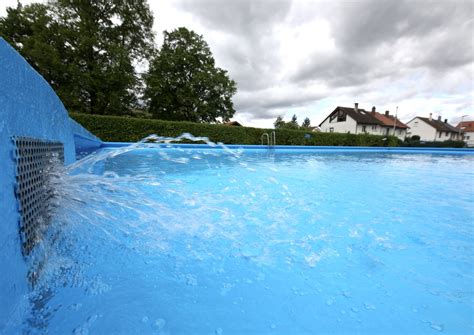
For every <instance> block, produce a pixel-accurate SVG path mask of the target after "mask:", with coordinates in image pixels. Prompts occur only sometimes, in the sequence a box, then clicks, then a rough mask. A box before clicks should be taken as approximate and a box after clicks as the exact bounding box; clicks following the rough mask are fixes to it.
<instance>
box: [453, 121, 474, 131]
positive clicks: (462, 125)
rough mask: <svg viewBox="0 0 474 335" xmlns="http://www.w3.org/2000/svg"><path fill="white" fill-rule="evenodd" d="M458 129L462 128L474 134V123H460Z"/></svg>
mask: <svg viewBox="0 0 474 335" xmlns="http://www.w3.org/2000/svg"><path fill="white" fill-rule="evenodd" d="M456 128H458V129H459V128H461V130H462V131H464V132H474V121H463V122H459V124H458V125H457V126H456Z"/></svg>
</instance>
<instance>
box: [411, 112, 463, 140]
mask: <svg viewBox="0 0 474 335" xmlns="http://www.w3.org/2000/svg"><path fill="white" fill-rule="evenodd" d="M407 125H408V126H409V127H410V131H409V133H408V134H407V135H408V136H414V135H418V136H420V140H422V141H433V142H443V141H447V140H461V135H460V131H459V129H457V128H456V127H454V126H452V125H450V124H449V123H448V119H445V120H444V122H443V121H442V120H441V116H439V117H438V119H437V120H435V119H433V117H432V114H431V113H430V116H429V117H421V116H417V117H415V118H413V119H412V120H410V121H409V122H407Z"/></svg>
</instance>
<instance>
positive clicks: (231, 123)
mask: <svg viewBox="0 0 474 335" xmlns="http://www.w3.org/2000/svg"><path fill="white" fill-rule="evenodd" d="M224 124H225V125H226V126H232V127H242V125H241V124H240V123H239V122H237V121H229V122H226V123H224Z"/></svg>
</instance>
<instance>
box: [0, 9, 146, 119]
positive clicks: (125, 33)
mask: <svg viewBox="0 0 474 335" xmlns="http://www.w3.org/2000/svg"><path fill="white" fill-rule="evenodd" d="M152 25H153V16H152V14H151V12H150V10H149V7H148V5H147V3H146V0H135V1H123V0H97V1H84V0H51V1H49V2H48V3H47V4H31V5H28V6H22V5H21V4H18V6H17V8H9V9H7V16H6V17H5V18H0V35H1V36H2V37H4V38H5V39H6V40H7V41H8V42H9V43H11V44H12V45H13V46H15V47H16V48H17V49H18V50H19V52H20V53H21V54H22V55H23V56H24V57H25V58H26V59H27V60H28V61H29V62H30V64H31V65H32V66H33V67H35V68H36V69H37V70H38V71H39V72H40V73H41V74H42V75H43V76H44V78H45V79H46V80H47V81H48V82H49V83H50V84H51V85H52V86H53V88H54V89H55V90H56V92H57V93H58V95H59V96H60V98H61V99H62V101H63V102H64V104H65V106H66V108H68V109H69V110H77V111H82V112H90V113H96V114H122V113H128V112H129V111H130V110H131V109H132V108H133V107H134V106H135V105H136V103H137V95H138V94H137V92H138V88H139V84H140V78H139V75H138V74H137V73H136V71H135V67H134V64H135V63H137V62H139V61H141V60H143V59H144V57H146V56H147V55H149V54H150V53H151V50H152V48H153V32H152Z"/></svg>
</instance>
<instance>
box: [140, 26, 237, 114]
mask: <svg viewBox="0 0 474 335" xmlns="http://www.w3.org/2000/svg"><path fill="white" fill-rule="evenodd" d="M145 82H146V88H145V98H146V99H147V103H148V106H149V111H150V112H151V113H152V114H153V115H154V117H155V118H158V119H164V120H187V121H195V122H216V121H218V119H219V118H222V120H223V121H227V120H228V119H229V118H231V117H232V116H233V115H234V113H235V110H234V106H233V103H232V96H233V95H234V94H235V93H236V90H237V89H236V84H235V82H234V81H233V80H231V79H230V78H229V77H228V75H227V72H226V71H225V70H222V69H220V68H218V67H216V66H215V62H214V58H213V56H212V53H211V50H210V48H209V46H208V44H207V43H206V42H205V41H204V39H203V37H202V36H201V35H198V34H196V33H195V32H194V31H190V30H188V29H186V28H178V29H176V30H173V31H172V32H167V31H165V32H164V42H163V46H162V48H161V50H160V51H159V52H158V54H157V55H156V57H155V58H154V59H153V60H152V62H151V64H150V69H149V72H148V74H147V75H146V77H145Z"/></svg>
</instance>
